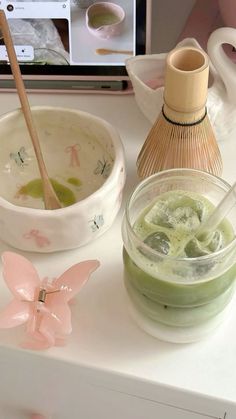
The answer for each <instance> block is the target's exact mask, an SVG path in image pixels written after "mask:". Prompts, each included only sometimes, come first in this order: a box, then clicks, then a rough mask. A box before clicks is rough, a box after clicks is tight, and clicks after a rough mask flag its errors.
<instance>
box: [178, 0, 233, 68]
mask: <svg viewBox="0 0 236 419" xmlns="http://www.w3.org/2000/svg"><path fill="white" fill-rule="evenodd" d="M225 26H231V27H235V28H236V0H196V3H195V4H194V6H193V8H192V11H191V13H190V15H189V17H188V19H187V21H186V24H185V26H184V28H183V30H182V32H181V34H180V36H179V38H178V41H182V40H183V39H185V38H194V39H196V40H197V41H198V42H199V44H200V45H201V47H202V48H203V49H204V50H205V51H207V42H208V39H209V36H210V35H211V33H212V32H213V31H215V30H216V29H218V28H221V27H225ZM224 51H225V53H226V54H227V55H228V57H229V58H230V59H231V60H232V61H233V62H236V52H235V49H234V48H232V45H227V44H225V45H224Z"/></svg>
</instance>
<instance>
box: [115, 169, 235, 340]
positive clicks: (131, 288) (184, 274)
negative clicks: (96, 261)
mask: <svg viewBox="0 0 236 419" xmlns="http://www.w3.org/2000/svg"><path fill="white" fill-rule="evenodd" d="M227 188H229V185H227V184H226V183H224V182H223V181H222V180H220V179H218V178H215V177H214V176H212V175H209V174H207V173H204V172H197V171H192V170H190V169H181V170H170V171H166V172H161V173H159V174H157V175H154V176H152V177H150V178H149V179H146V180H145V181H144V182H142V183H141V184H140V185H139V186H138V188H137V189H136V190H135V191H134V193H133V195H132V196H131V198H130V201H129V203H128V205H127V209H126V215H125V217H124V222H123V238H124V251H123V257H124V281H125V287H126V290H127V294H128V297H129V303H130V308H131V312H132V314H133V316H134V317H135V319H136V321H137V322H138V323H139V325H140V326H141V327H143V328H144V329H145V330H146V331H148V332H149V333H151V334H153V335H154V336H157V337H160V338H162V339H166V340H170V341H176V342H178V341H179V342H181V341H182V342H185V341H186V342H187V341H192V340H196V339H199V338H201V337H203V336H204V335H205V334H207V333H209V332H210V331H211V330H212V329H214V328H215V327H216V326H217V325H218V324H219V323H220V321H221V320H222V318H223V316H224V314H225V313H226V311H227V309H228V306H229V302H230V300H231V298H232V295H233V291H234V282H235V278H236V242H235V232H234V216H235V217H236V214H233V215H231V216H230V217H231V218H232V220H231V219H230V217H229V219H224V220H223V221H222V222H221V223H220V225H219V226H218V227H217V229H216V230H215V231H212V232H211V233H210V234H209V235H208V236H207V237H205V238H204V240H201V241H200V240H197V239H196V237H195V236H194V233H195V231H197V229H198V228H199V226H200V224H201V223H202V222H204V221H205V220H206V219H207V218H208V217H209V214H210V213H211V212H212V211H213V209H214V205H217V201H218V202H219V201H220V200H221V199H222V198H223V196H224V194H225V193H226V191H227ZM234 211H235V210H234Z"/></svg>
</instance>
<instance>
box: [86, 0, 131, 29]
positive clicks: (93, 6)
mask: <svg viewBox="0 0 236 419" xmlns="http://www.w3.org/2000/svg"><path fill="white" fill-rule="evenodd" d="M100 5H102V6H105V7H107V6H111V7H115V8H116V9H118V10H120V12H121V14H122V17H121V18H120V17H119V16H118V17H119V20H118V22H115V23H111V24H110V25H101V27H102V28H110V27H114V26H117V25H120V24H121V23H122V22H124V20H125V10H124V9H123V7H122V6H120V5H119V4H116V3H113V2H105V1H100V2H97V3H93V4H91V5H90V6H89V7H88V8H87V10H86V17H87V25H88V28H89V29H91V30H92V31H95V32H96V31H97V30H98V29H99V28H94V27H93V26H91V25H90V18H91V17H90V16H89V13H90V12H91V10H92V9H93V8H95V7H97V6H100Z"/></svg>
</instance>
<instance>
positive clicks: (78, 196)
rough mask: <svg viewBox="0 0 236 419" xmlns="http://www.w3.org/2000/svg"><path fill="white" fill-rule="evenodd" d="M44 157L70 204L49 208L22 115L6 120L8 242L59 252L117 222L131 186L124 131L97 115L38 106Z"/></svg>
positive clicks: (3, 175) (3, 229)
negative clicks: (125, 191)
mask: <svg viewBox="0 0 236 419" xmlns="http://www.w3.org/2000/svg"><path fill="white" fill-rule="evenodd" d="M32 112H33V117H34V120H35V123H36V127H37V131H38V134H39V139H40V143H41V147H42V152H43V156H44V159H45V163H46V166H47V168H48V172H49V176H50V178H51V179H52V180H53V182H54V187H55V188H57V190H59V191H60V193H61V194H62V195H61V200H62V202H63V205H67V206H65V207H63V208H60V209H57V210H45V209H44V203H43V198H42V191H41V188H40V179H39V178H40V176H39V171H38V167H37V163H36V158H35V155H34V151H33V147H32V145H31V141H30V138H29V135H28V132H27V129H26V125H25V121H24V117H23V115H22V112H21V110H15V111H13V112H10V113H7V114H5V115H3V116H2V117H0V138H1V153H0V239H2V240H3V241H5V242H7V243H8V244H10V245H11V246H13V247H16V248H18V249H22V250H28V251H36V252H53V251H58V250H65V249H72V248H76V247H79V246H81V245H84V244H86V243H88V242H90V241H91V240H94V239H95V238H96V237H98V236H100V235H101V234H102V233H103V232H104V231H106V230H107V229H108V228H109V227H110V226H111V224H112V223H113V221H114V219H115V217H116V215H117V212H118V210H119V208H120V205H121V199H122V190H123V187H124V182H125V166H124V151H123V145H122V143H121V140H120V137H119V134H118V132H117V131H116V129H115V128H113V127H112V126H111V125H110V124H109V123H108V122H106V121H104V120H102V119H100V118H97V117H95V116H93V115H91V114H89V113H85V112H81V111H77V110H74V109H66V108H56V107H32Z"/></svg>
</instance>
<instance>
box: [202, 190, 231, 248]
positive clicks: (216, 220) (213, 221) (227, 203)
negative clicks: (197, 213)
mask: <svg viewBox="0 0 236 419" xmlns="http://www.w3.org/2000/svg"><path fill="white" fill-rule="evenodd" d="M234 205H236V182H235V183H234V184H233V185H232V186H231V188H230V189H229V191H228V192H227V193H226V195H225V196H224V198H223V199H222V201H220V203H219V205H218V206H217V207H216V208H215V209H214V211H213V212H212V213H211V215H210V216H209V218H207V219H206V220H205V221H204V222H203V223H202V224H201V226H200V227H199V229H198V230H197V231H196V233H195V235H194V237H196V238H197V239H198V240H200V241H201V240H205V239H206V238H207V237H208V235H209V234H210V233H212V231H214V230H215V229H216V228H217V227H218V225H219V224H220V223H221V221H222V220H223V219H224V218H225V217H226V215H227V214H228V213H229V212H230V210H231V209H232V208H233V207H234Z"/></svg>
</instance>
